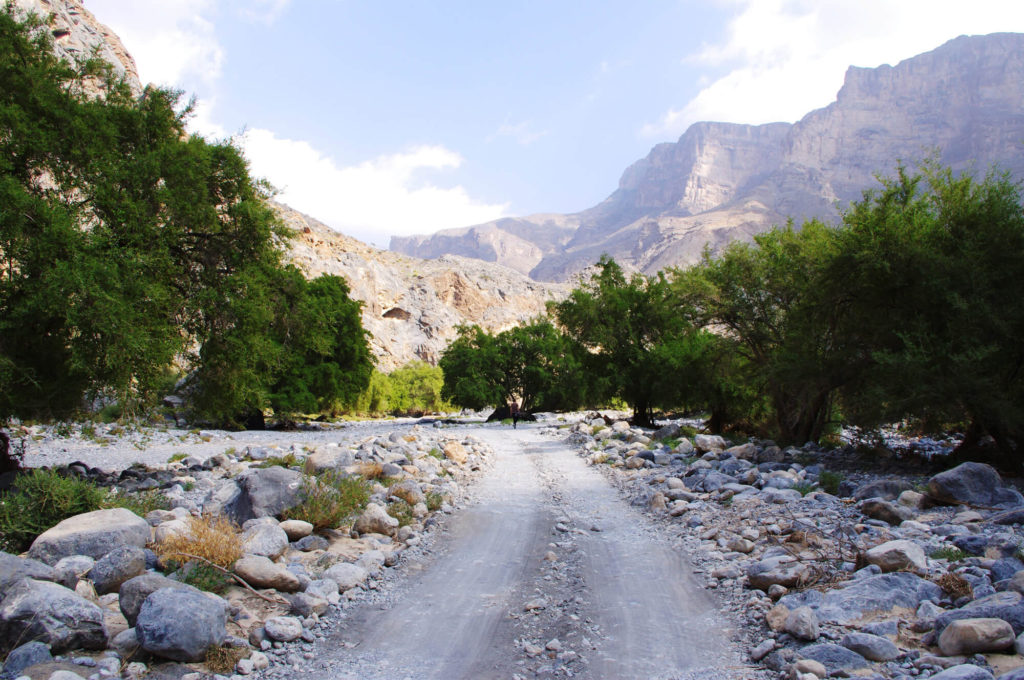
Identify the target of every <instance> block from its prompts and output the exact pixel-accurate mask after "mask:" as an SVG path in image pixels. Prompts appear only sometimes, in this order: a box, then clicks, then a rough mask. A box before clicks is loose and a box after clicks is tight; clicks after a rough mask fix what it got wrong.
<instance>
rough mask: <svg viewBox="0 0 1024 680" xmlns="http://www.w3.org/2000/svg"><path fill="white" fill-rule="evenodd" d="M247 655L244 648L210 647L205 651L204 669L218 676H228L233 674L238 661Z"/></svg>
mask: <svg viewBox="0 0 1024 680" xmlns="http://www.w3.org/2000/svg"><path fill="white" fill-rule="evenodd" d="M248 655H249V650H248V649H245V648H244V647H210V648H209V649H207V650H206V667H207V668H209V669H210V671H211V672H213V673H216V674H218V675H228V674H230V673H234V672H235V665H236V664H237V663H238V661H239V659H244V658H245V657H246V656H248Z"/></svg>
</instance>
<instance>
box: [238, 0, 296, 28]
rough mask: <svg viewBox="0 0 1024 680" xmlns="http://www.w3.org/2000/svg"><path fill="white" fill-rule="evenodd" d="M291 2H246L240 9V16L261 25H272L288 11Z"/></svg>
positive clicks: (249, 0) (275, 0)
mask: <svg viewBox="0 0 1024 680" xmlns="http://www.w3.org/2000/svg"><path fill="white" fill-rule="evenodd" d="M290 4H291V0H248V2H246V3H245V4H244V5H243V6H242V7H241V8H240V11H241V13H242V16H244V17H246V18H248V19H250V20H252V21H258V22H260V23H262V24H267V25H268V26H269V25H270V24H273V23H274V22H275V21H277V19H278V17H280V16H281V15H282V14H284V11H285V10H286V9H288V5H290Z"/></svg>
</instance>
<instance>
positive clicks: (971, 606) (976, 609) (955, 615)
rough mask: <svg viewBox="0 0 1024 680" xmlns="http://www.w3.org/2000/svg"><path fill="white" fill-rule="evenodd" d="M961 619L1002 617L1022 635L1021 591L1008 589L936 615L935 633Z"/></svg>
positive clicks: (1015, 631) (1022, 605)
mask: <svg viewBox="0 0 1024 680" xmlns="http://www.w3.org/2000/svg"><path fill="white" fill-rule="evenodd" d="M960 619H1002V620H1003V621H1006V622H1007V623H1009V624H1010V626H1012V627H1013V633H1014V635H1020V634H1021V633H1022V632H1024V601H1022V597H1021V594H1020V593H1018V592H1014V591H1012V590H1007V591H1004V592H1001V593H994V594H992V595H989V596H987V597H982V598H979V599H977V600H974V601H973V602H968V603H967V604H966V605H964V606H963V607H960V608H959V609H954V610H952V611H946V612H943V613H942V614H939V615H938V616H937V617H935V635H936V636H939V635H941V634H942V631H943V630H945V628H946V626H948V625H949V624H950V623H952V622H953V621H958V620H960Z"/></svg>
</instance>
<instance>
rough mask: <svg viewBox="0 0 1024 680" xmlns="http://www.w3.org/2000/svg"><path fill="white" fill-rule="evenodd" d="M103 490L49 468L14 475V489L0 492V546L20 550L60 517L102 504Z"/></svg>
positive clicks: (24, 548) (86, 510)
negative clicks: (2, 493) (8, 491)
mask: <svg viewBox="0 0 1024 680" xmlns="http://www.w3.org/2000/svg"><path fill="white" fill-rule="evenodd" d="M106 500H107V492H106V491H105V490H103V489H101V488H99V487H97V486H96V485H95V484H93V483H92V482H90V481H88V480H84V479H80V478H78V477H73V476H70V477H66V476H62V475H60V474H58V473H57V472H54V471H51V470H31V471H28V472H23V473H21V474H19V475H18V477H17V479H16V490H15V491H13V492H11V493H7V494H5V495H3V496H0V549H2V550H5V551H8V552H13V553H20V552H23V551H25V550H28V547H29V546H30V545H31V544H32V541H33V540H35V538H36V536H38V535H39V534H41V533H43V532H44V531H46V530H47V529H49V528H50V527H52V526H54V525H55V524H57V523H58V522H60V521H61V520H64V519H67V518H68V517H73V516H74V515H79V514H81V513H83V512H92V511H93V510H99V509H100V508H101V507H103V505H104V503H105V502H106Z"/></svg>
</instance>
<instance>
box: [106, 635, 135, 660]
mask: <svg viewBox="0 0 1024 680" xmlns="http://www.w3.org/2000/svg"><path fill="white" fill-rule="evenodd" d="M110 648H111V649H112V650H114V651H115V652H117V653H118V654H120V655H121V658H123V659H129V658H131V657H133V656H135V655H136V654H137V653H138V651H139V636H138V635H136V634H135V629H134V628H126V629H124V630H122V631H121V632H120V633H118V634H117V635H115V636H114V637H113V639H111V640H110Z"/></svg>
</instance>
